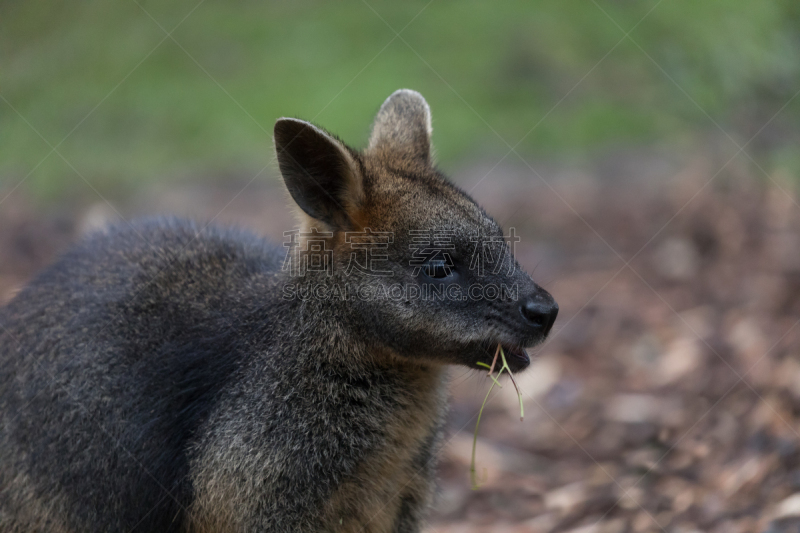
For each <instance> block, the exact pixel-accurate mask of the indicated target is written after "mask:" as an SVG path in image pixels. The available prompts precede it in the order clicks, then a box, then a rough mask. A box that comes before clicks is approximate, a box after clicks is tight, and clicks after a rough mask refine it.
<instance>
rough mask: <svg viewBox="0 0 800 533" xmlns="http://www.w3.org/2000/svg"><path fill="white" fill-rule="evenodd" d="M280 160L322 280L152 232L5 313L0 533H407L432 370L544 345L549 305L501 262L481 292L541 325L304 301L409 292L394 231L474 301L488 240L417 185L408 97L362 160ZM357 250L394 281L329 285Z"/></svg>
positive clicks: (175, 232) (82, 253) (109, 245)
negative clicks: (314, 235)
mask: <svg viewBox="0 0 800 533" xmlns="http://www.w3.org/2000/svg"><path fill="white" fill-rule="evenodd" d="M275 139H276V149H277V151H278V158H279V162H280V165H281V170H282V173H283V175H284V179H285V181H286V184H287V188H288V189H289V191H290V192H291V194H292V196H293V198H294V199H295V200H296V202H297V204H298V206H299V207H300V210H299V216H300V218H301V223H302V228H303V229H304V230H305V231H310V230H311V228H317V229H319V230H320V231H331V232H332V236H331V237H327V238H326V243H325V244H326V247H327V248H328V249H330V250H333V255H334V260H333V265H332V268H331V269H329V270H328V271H326V272H317V271H308V272H305V275H304V276H302V277H293V276H291V275H289V273H288V272H286V271H284V270H283V269H282V268H281V267H282V264H283V260H284V251H283V250H281V249H278V248H276V247H273V246H272V245H270V244H268V243H266V242H264V241H263V240H261V239H260V238H258V237H255V236H252V235H249V234H247V233H244V232H240V231H233V230H226V229H221V228H213V227H212V228H209V229H206V230H201V228H199V227H198V226H196V225H194V224H192V223H190V222H185V221H178V220H172V219H158V220H146V221H140V222H136V223H134V224H133V225H131V226H128V225H123V226H119V227H114V228H110V229H109V230H107V231H104V232H100V233H95V234H93V235H91V236H89V237H87V238H86V239H84V240H83V241H82V242H81V243H79V244H78V245H76V246H75V247H74V248H73V249H72V250H71V251H69V252H67V253H66V254H65V255H64V256H63V257H61V258H60V259H59V260H58V261H57V262H56V263H55V264H53V265H51V266H50V267H48V268H47V269H46V270H44V271H43V272H42V273H40V274H39V275H38V276H37V277H36V278H35V279H34V280H33V281H32V282H31V283H30V284H29V285H28V286H27V287H26V288H25V289H23V290H22V291H21V292H20V293H19V294H18V295H17V296H16V297H15V298H14V299H13V300H12V301H11V302H10V303H9V304H8V305H7V306H6V307H4V308H2V309H0V531H3V532H9V533H20V532H23V531H24V532H45V531H48V532H51V531H52V532H59V533H75V532H83V531H104V532H122V531H126V532H131V531H140V532H145V531H153V532H155V531H158V532H162V531H176V532H196V533H205V532H244V531H259V532H264V531H266V532H287V531H292V532H295V531H296V532H318V531H342V532H356V531H364V532H375V533H378V532H380V533H384V532H385V533H390V532H391V533H411V532H417V531H419V528H420V523H421V520H422V518H423V517H424V514H425V510H426V508H427V507H428V506H429V505H430V502H431V495H432V490H433V477H434V470H435V468H434V467H435V456H436V451H437V449H438V447H439V446H440V444H441V435H442V427H443V420H444V416H445V411H446V381H447V379H446V370H445V369H446V365H447V364H461V365H466V366H469V367H472V368H478V366H477V363H478V362H484V363H486V362H490V361H491V356H492V354H493V348H494V346H496V345H497V343H498V342H501V343H503V344H504V345H506V346H507V347H509V349H517V348H518V347H520V346H530V345H533V344H535V343H537V342H540V341H541V340H542V339H543V338H544V336H545V335H546V334H547V331H548V330H549V328H550V326H551V325H552V320H554V319H555V312H556V310H557V307H556V306H555V303H554V302H553V300H552V298H551V297H550V296H549V295H548V294H547V293H546V292H545V291H543V290H542V289H541V288H540V287H538V286H537V285H536V284H535V283H533V281H532V280H531V279H530V278H529V277H528V276H527V274H525V273H524V272H523V271H522V270H521V269H519V268H518V265H516V263H515V262H514V259H513V257H510V256H507V257H506V258H505V259H504V261H505V265H504V266H506V267H515V268H510V269H505V270H503V272H502V273H500V274H497V275H490V276H488V277H487V278H486V279H484V280H483V281H484V282H495V283H498V284H499V283H508V284H511V283H514V284H517V285H518V286H519V291H520V295H521V298H523V300H524V301H531V302H536V305H540V306H545V307H547V306H549V307H547V309H549V312H550V315H547V316H548V317H550V318H552V320H550V321H549V322H548V323H547V324H544V325H542V324H538V325H537V324H532V323H531V322H530V320H528V321H527V322H526V319H525V318H524V317H523V316H522V315H521V314H520V309H521V308H520V303H519V302H518V301H515V300H511V299H509V298H504V299H501V300H498V301H479V302H474V301H450V300H445V301H441V300H440V301H422V300H411V299H408V300H405V301H402V300H397V299H390V300H387V299H380V298H372V299H367V300H360V299H353V300H338V299H330V298H327V299H326V298H301V297H298V295H300V294H302V290H303V287H304V286H306V285H308V284H319V285H323V286H326V287H332V286H333V284H335V283H339V284H342V285H349V286H350V287H355V288H364V287H368V288H371V289H375V290H377V291H385V290H388V289H389V288H390V287H391V285H392V284H397V283H401V284H407V285H408V284H410V285H415V284H416V285H420V284H421V283H423V281H425V279H423V277H421V276H423V275H422V274H418V273H417V274H415V273H413V271H412V270H413V269H412V268H411V267H410V266H409V260H410V257H411V253H412V252H411V251H410V240H409V237H408V235H409V231H410V230H427V229H447V230H450V231H452V232H453V235H454V236H455V238H454V243H455V252H454V253H455V254H456V256H457V261H460V262H461V263H459V265H460V266H459V268H460V270H459V271H458V272H459V274H458V276H456V277H455V278H452V279H450V278H448V281H447V282H446V284H447V285H448V286H450V285H454V284H458V285H459V286H461V285H463V286H467V285H468V284H469V283H472V282H474V281H475V280H474V279H473V275H472V274H471V273H470V272H469V271H468V269H467V268H466V267H465V266H464V264H463V262H464V261H465V257H466V255H467V254H468V250H469V249H470V247H471V246H472V244H471V240H470V235H471V234H472V232H474V231H477V230H480V231H481V232H483V233H488V234H491V235H498V234H499V235H502V233H501V230H500V228H499V226H498V225H497V224H496V223H495V222H494V221H493V220H492V219H491V218H490V217H489V216H488V215H486V213H484V212H483V210H481V209H480V208H479V207H478V206H477V205H476V204H475V203H474V202H473V201H472V200H471V199H470V198H469V197H468V196H467V195H465V194H464V193H463V192H461V191H459V190H458V189H457V188H456V187H454V186H453V185H452V184H450V183H449V182H448V181H447V180H446V179H445V178H444V177H443V176H442V175H441V174H440V173H439V172H437V171H436V170H435V169H434V168H433V167H432V166H431V164H430V111H429V110H428V106H427V104H426V103H425V101H424V99H422V97H421V96H420V95H419V94H418V93H414V92H413V91H398V92H397V93H395V94H394V95H392V96H391V97H390V98H389V100H387V102H386V103H384V105H383V107H382V108H381V111H380V112H379V113H378V117H377V119H376V122H375V125H374V127H373V135H372V139H371V140H370V144H369V147H368V148H367V149H366V150H365V151H364V152H357V151H355V150H353V149H351V148H349V147H347V146H346V145H345V144H344V143H342V142H341V141H339V140H338V139H336V138H335V137H334V136H332V135H330V134H328V133H326V132H324V131H323V130H321V129H320V128H317V127H315V126H312V125H310V124H308V123H304V122H302V121H296V120H292V119H282V120H280V121H278V123H277V124H276V136H275ZM365 228H370V229H371V230H374V231H391V232H393V234H394V240H393V242H392V243H391V244H390V245H389V247H388V250H387V254H388V257H387V260H386V261H385V264H383V265H382V266H383V267H384V268H385V269H386V270H388V271H390V272H391V273H392V275H391V276H389V277H381V276H378V277H375V276H373V275H370V274H369V273H364V272H359V271H351V272H349V273H345V267H346V265H347V263H348V261H349V259H350V255H351V252H352V249H351V247H350V245H349V244H348V243H347V242H346V241H347V238H346V235H345V232H347V231H361V230H364V229H365ZM511 270H513V272H511ZM427 282H430V283H432V284H434V285H436V284H438V285H439V286H444V285H442V284H444V283H445V282H444V281H441V280H435V279H434V280H431V279H428V280H427ZM287 294H289V295H292V294H293V295H294V297H287ZM525 299H527V300H525ZM537 309H538V308H537ZM517 353H519V354H520V355H519V356H518V357H516V358H514V359H513V360H512V361H510V364H512V367H513V368H514V369H516V370H522V369H524V368H525V367H526V366H527V364H528V361H527V357H526V356H524V354H522V353H521V352H519V350H517Z"/></svg>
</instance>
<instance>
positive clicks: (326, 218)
mask: <svg viewBox="0 0 800 533" xmlns="http://www.w3.org/2000/svg"><path fill="white" fill-rule="evenodd" d="M275 151H276V153H277V156H278V165H279V166H280V169H281V174H282V175H283V180H284V182H285V183H286V188H287V189H289V193H290V194H291V195H292V198H293V199H294V201H295V202H296V203H297V205H298V206H299V207H300V209H302V210H303V211H305V213H306V214H307V215H309V216H310V217H311V218H313V219H315V220H318V221H320V222H323V223H325V224H326V225H328V226H329V227H330V229H332V230H344V229H350V228H352V227H353V214H354V213H355V212H356V211H357V210H358V208H359V206H360V204H361V202H362V199H363V188H362V180H361V174H360V172H359V169H358V165H357V164H356V162H355V160H354V158H353V155H352V153H351V152H350V150H349V149H348V148H347V147H346V146H345V145H344V143H342V142H341V141H339V140H338V139H336V138H335V137H333V136H332V135H330V134H329V133H327V132H325V131H323V130H322V129H320V128H317V127H316V126H314V125H313V124H310V123H308V122H305V121H303V120H298V119H293V118H282V119H279V120H278V122H276V123H275Z"/></svg>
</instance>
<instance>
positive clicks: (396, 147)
mask: <svg viewBox="0 0 800 533" xmlns="http://www.w3.org/2000/svg"><path fill="white" fill-rule="evenodd" d="M432 132H433V129H432V127H431V110H430V107H428V102H426V101H425V98H423V97H422V95H421V94H419V93H418V92H416V91H412V90H410V89H400V90H399V91H395V92H394V93H393V94H392V95H391V96H390V97H389V98H387V99H386V101H385V102H384V103H383V105H382V106H381V109H380V111H378V115H377V116H376V117H375V123H374V124H373V126H372V135H371V136H370V139H369V147H368V148H367V150H368V151H370V152H372V153H377V154H380V155H384V156H394V157H402V158H405V159H409V160H413V161H416V162H419V163H423V164H430V162H431V134H432Z"/></svg>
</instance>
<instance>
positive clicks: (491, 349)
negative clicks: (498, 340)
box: [474, 344, 531, 372]
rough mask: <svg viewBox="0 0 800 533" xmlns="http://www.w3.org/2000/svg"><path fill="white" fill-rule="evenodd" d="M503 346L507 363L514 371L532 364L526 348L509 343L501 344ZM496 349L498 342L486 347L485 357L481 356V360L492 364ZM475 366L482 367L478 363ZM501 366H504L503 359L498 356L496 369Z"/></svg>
mask: <svg viewBox="0 0 800 533" xmlns="http://www.w3.org/2000/svg"><path fill="white" fill-rule="evenodd" d="M501 346H502V348H503V354H504V355H505V357H506V363H508V367H509V368H510V369H511V371H512V372H519V371H520V370H525V369H526V368H528V366H529V365H530V364H531V358H530V357H529V356H528V353H527V352H526V351H525V348H521V347H519V346H511V345H509V344H501ZM496 351H497V344H492V345H491V346H488V347H486V348H484V350H483V357H481V358H480V359H481V362H483V363H484V364H487V365H491V364H492V360H493V359H494V354H495V352H496ZM474 366H475V368H482V367H481V366H479V365H477V364H476V365H474ZM501 366H502V361H501V360H500V357H499V356H498V358H497V364H496V365H495V370H499V369H500V367H501ZM484 370H485V369H484Z"/></svg>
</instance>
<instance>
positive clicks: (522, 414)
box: [469, 344, 525, 490]
mask: <svg viewBox="0 0 800 533" xmlns="http://www.w3.org/2000/svg"><path fill="white" fill-rule="evenodd" d="M498 355H500V359H501V360H502V362H503V365H502V366H501V367H500V370H499V371H498V372H497V377H495V376H494V375H493V372H494V367H495V364H496V363H497V356H498ZM478 365H479V366H482V367H484V368H488V369H489V377H490V378H492V384H491V386H490V387H489V391H488V392H487V393H486V397H485V398H484V399H483V403H482V404H481V408H480V411H478V420H477V421H476V422H475V433H474V435H473V436H472V461H471V462H470V465H469V479H470V482H471V483H472V490H478V489H479V488H480V486H481V485H480V483H479V482H478V476H477V474H476V473H475V453H476V450H477V448H478V427H479V426H480V424H481V416H482V415H483V409H484V407H486V403H487V402H488V401H489V395H490V394H491V393H492V391H493V390H494V386H495V385H497V386H498V387H500V388H502V387H503V386H502V385H500V382H499V381H497V378H499V377H500V374H502V373H503V372H504V371H505V372H508V375H509V377H510V378H511V383H513V384H514V389H516V391H517V398H518V399H519V419H520V421H522V420H523V419H524V418H525V411H524V410H523V403H522V392H520V390H519V386H518V385H517V380H515V379H514V374H512V373H511V369H510V368H509V367H508V362H507V361H506V354H505V352H504V351H503V347H502V346H501V345H500V344H498V345H497V350H496V351H495V353H494V360H493V361H492V366H489V365H487V364H486V363H482V362H478ZM486 476H487V474H486V472H485V469H484V481H485V480H486Z"/></svg>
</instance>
